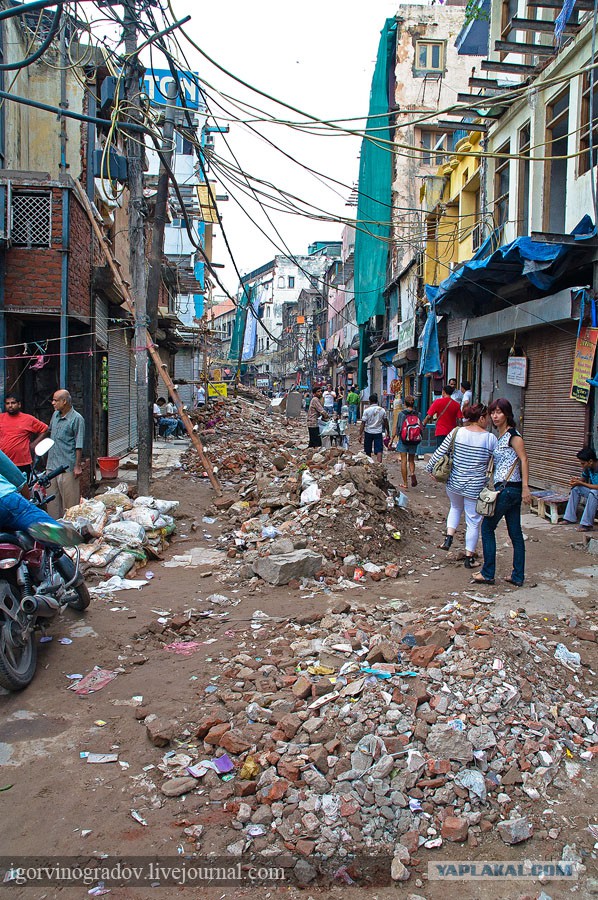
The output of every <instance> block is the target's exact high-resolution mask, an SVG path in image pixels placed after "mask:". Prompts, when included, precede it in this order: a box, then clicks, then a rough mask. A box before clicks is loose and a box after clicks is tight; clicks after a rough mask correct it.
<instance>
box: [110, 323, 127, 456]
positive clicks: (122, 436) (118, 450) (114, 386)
mask: <svg viewBox="0 0 598 900" xmlns="http://www.w3.org/2000/svg"><path fill="white" fill-rule="evenodd" d="M130 360H131V352H130V349H129V347H128V346H127V344H126V342H125V332H124V330H123V329H122V328H116V329H113V330H112V331H110V341H109V352H108V455H109V456H122V454H123V453H126V452H127V450H129V448H130V446H131V443H130V439H129V418H130V410H129V396H130V390H131V389H130V384H129V380H130V375H129V372H130V365H131V363H130Z"/></svg>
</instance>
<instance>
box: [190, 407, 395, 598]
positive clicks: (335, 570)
mask: <svg viewBox="0 0 598 900" xmlns="http://www.w3.org/2000/svg"><path fill="white" fill-rule="evenodd" d="M198 416H199V418H200V424H201V427H202V440H203V441H204V443H205V446H206V448H207V452H208V455H209V456H210V458H211V460H212V462H213V464H214V466H215V468H216V469H217V470H218V477H219V478H220V480H221V482H222V485H223V488H224V490H225V495H224V496H223V497H220V498H216V499H215V500H214V502H213V506H212V507H210V508H209V509H208V510H207V515H208V516H215V517H218V521H219V523H220V524H221V525H222V528H223V533H222V535H221V536H220V538H219V539H218V544H219V547H222V548H223V549H225V550H226V552H227V558H228V569H229V571H230V573H231V576H235V577H237V578H240V579H241V580H251V579H252V578H253V577H255V576H256V575H257V576H258V577H260V578H262V579H264V580H266V581H267V582H269V583H271V584H289V583H290V585H291V587H299V586H300V584H301V580H302V579H305V578H307V579H311V578H313V577H314V576H315V577H316V578H317V579H318V580H319V581H321V582H322V583H324V584H325V585H327V586H332V587H334V588H335V589H336V590H338V589H341V590H343V589H348V588H350V587H354V586H355V584H356V583H367V582H371V581H380V580H381V579H382V578H397V577H398V576H399V575H400V572H401V565H400V563H399V559H398V558H399V550H400V551H401V554H405V553H406V552H407V548H408V544H409V539H408V532H409V528H406V527H405V526H406V525H408V523H410V521H411V519H412V516H411V513H410V512H409V511H408V510H405V509H401V508H399V507H398V506H397V503H396V500H397V497H398V493H399V492H398V491H397V489H396V487H395V486H394V485H392V484H391V483H390V482H389V480H388V477H387V472H386V468H385V467H384V466H382V465H379V464H377V463H373V462H372V461H371V460H370V459H369V458H368V457H367V456H365V454H364V453H362V452H358V453H355V454H352V453H349V452H348V451H342V450H340V449H338V448H329V449H327V450H321V451H318V452H316V453H313V452H312V451H308V450H307V448H306V443H307V432H306V428H305V426H304V425H299V424H297V423H294V422H289V423H285V422H284V421H283V420H281V417H280V415H277V414H272V413H269V411H268V410H267V408H266V407H265V405H261V404H260V403H259V402H249V401H248V400H247V399H242V398H237V399H236V400H234V399H233V400H230V401H228V402H227V403H226V404H224V403H220V404H218V405H217V407H216V408H215V409H213V410H212V411H211V412H210V414H209V416H210V418H208V413H207V412H205V411H202V412H201V413H200V414H198ZM208 426H210V427H208ZM183 467H184V468H186V470H187V471H188V473H189V474H191V475H195V476H199V477H202V476H203V473H202V471H201V466H200V464H199V461H198V459H197V457H196V455H195V454H194V453H193V451H190V452H189V453H187V454H186V455H185V457H184V458H183ZM332 526H333V527H332ZM308 548H310V550H313V551H315V552H316V553H318V554H320V555H321V562H320V565H319V566H315V559H314V556H313V555H312V554H311V553H310V551H309V550H308ZM289 555H291V556H292V558H293V567H291V556H289ZM293 555H294V556H293ZM287 556H289V559H288V560H285V559H283V557H287ZM275 557H276V559H274V558H275ZM264 559H268V562H264ZM356 570H357V572H356ZM291 573H292V574H291Z"/></svg>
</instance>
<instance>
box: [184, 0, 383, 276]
mask: <svg viewBox="0 0 598 900" xmlns="http://www.w3.org/2000/svg"><path fill="white" fill-rule="evenodd" d="M397 6H398V4H397V3H396V2H394V0H368V2H365V3H363V2H357V0H344V2H343V0H303V2H302V3H297V4H288V3H284V2H280V0H255V2H254V3H248V2H247V0H219V2H218V0H217V2H212V3H209V4H205V5H204V4H202V5H201V7H200V9H198V4H197V0H173V11H174V14H175V15H176V16H177V18H179V17H182V16H184V15H185V14H187V13H189V14H191V16H192V20H191V22H189V23H188V24H187V25H186V26H185V29H186V30H187V31H188V33H189V34H190V35H191V36H192V37H193V39H194V40H195V41H196V42H197V43H198V44H199V45H200V46H201V47H202V49H204V50H205V51H206V52H207V53H208V54H209V55H210V56H211V57H213V58H214V59H215V60H217V61H218V63H220V64H221V65H222V66H224V67H225V68H226V69H228V70H230V71H231V72H233V73H234V74H235V75H237V76H239V77H240V78H242V79H244V80H245V81H247V82H250V83H251V84H253V85H255V86H257V87H259V88H261V89H262V90H264V91H266V92H267V93H269V94H272V95H274V96H276V97H277V98H280V99H282V100H284V101H285V102H287V103H290V104H292V105H293V106H296V107H298V108H299V109H302V110H304V111H306V112H308V113H310V114H312V115H314V116H317V117H320V118H323V119H330V118H341V117H343V116H363V115H365V114H366V113H367V108H368V102H369V91H370V84H371V79H372V75H373V70H374V63H375V59H376V53H377V49H378V42H379V38H380V32H381V30H382V28H383V26H384V21H385V19H386V18H388V17H391V16H393V15H394V14H395V12H396V9H397ZM181 42H182V44H183V47H184V48H185V50H186V52H187V54H188V59H189V62H190V63H191V68H192V69H193V70H194V71H197V72H199V73H200V76H201V77H202V78H205V79H206V80H207V81H208V82H210V83H211V84H213V85H214V86H215V87H217V88H218V89H219V90H222V91H225V92H226V93H228V94H231V95H233V96H234V97H236V98H243V99H248V100H249V101H250V102H252V103H253V104H254V105H255V106H259V107H261V108H262V109H268V111H269V112H270V114H274V115H276V116H277V117H278V118H291V119H294V120H296V119H297V118H298V117H297V116H296V115H295V114H294V113H292V112H290V111H285V110H284V109H283V108H282V107H280V106H274V105H273V104H271V103H269V102H268V101H266V100H264V99H263V98H260V97H259V96H258V95H257V94H254V93H252V92H248V91H247V90H246V89H244V88H243V87H242V86H241V85H239V84H238V83H236V82H234V81H233V80H231V79H230V78H227V77H226V76H225V75H224V74H223V73H221V72H219V71H218V70H217V69H215V68H214V66H212V65H211V64H210V63H209V62H208V61H207V60H205V59H202V58H201V56H200V55H199V54H198V53H197V52H196V51H194V50H193V49H192V48H191V47H190V46H189V45H188V44H187V42H185V41H184V39H182V40H181ZM223 103H225V104H226V105H227V106H229V108H230V104H229V103H228V101H223ZM212 111H213V112H217V110H216V109H212ZM223 115H224V114H223ZM240 115H242V114H240ZM361 124H362V123H355V125H356V126H357V127H359V126H360V125H361ZM256 127H258V128H261V129H262V132H263V134H264V135H265V136H267V137H268V138H269V139H270V140H271V141H273V142H274V143H275V144H276V145H277V146H278V147H280V148H282V149H284V150H285V151H286V152H287V153H289V154H291V155H292V156H294V157H296V158H297V159H299V160H300V161H301V162H303V163H306V164H307V165H310V166H311V167H312V168H314V169H316V170H318V171H320V172H322V173H324V174H326V175H330V176H333V177H334V178H336V179H338V181H340V182H342V183H343V184H344V185H346V187H343V186H338V185H332V186H329V185H328V184H327V183H325V182H323V180H321V179H318V178H316V177H315V176H313V175H310V174H307V173H305V172H304V171H303V170H301V169H300V168H299V167H298V166H296V165H294V164H292V163H291V162H289V161H288V160H285V159H284V157H283V156H282V154H281V153H280V152H278V151H277V150H275V149H273V148H271V147H269V146H267V144H266V143H265V142H264V141H263V140H261V139H260V138H258V137H257V136H255V135H254V134H251V132H250V131H249V130H248V129H247V128H246V127H245V126H243V125H239V124H235V123H231V130H230V134H229V135H228V136H227V140H228V141H229V143H230V146H231V147H232V149H233V150H234V153H235V155H236V156H237V158H238V160H239V163H240V164H241V167H242V168H243V169H244V170H245V171H246V172H249V173H251V174H253V175H256V176H258V177H260V178H263V179H266V180H269V181H271V182H273V183H274V184H276V186H277V187H281V188H283V189H284V190H287V191H289V192H291V193H293V194H295V195H297V196H299V197H301V198H303V199H304V200H308V201H309V202H311V203H313V204H314V205H316V206H318V207H321V208H322V209H325V210H327V211H329V212H331V213H333V214H336V215H342V216H351V215H354V213H355V210H354V208H350V207H347V206H345V203H346V200H347V199H348V197H349V195H350V192H351V186H352V184H353V183H354V182H355V181H356V180H357V175H358V153H359V146H360V141H359V139H358V138H356V137H353V136H329V135H328V134H326V135H318V136H306V135H304V134H301V133H299V132H297V131H295V130H293V129H290V128H288V127H287V126H283V125H274V124H266V125H261V126H256ZM349 127H350V126H349ZM215 140H216V143H215V149H216V152H217V153H218V154H221V155H222V156H228V153H227V149H226V146H225V143H224V140H223V138H222V137H220V136H216V139H215ZM214 174H216V173H212V176H213V175H214ZM217 190H218V193H225V192H226V193H229V194H231V195H234V196H236V197H237V198H238V199H239V201H240V202H241V203H242V204H243V206H244V207H245V208H246V209H247V211H248V212H249V214H250V217H251V218H248V217H247V216H246V215H245V214H244V213H243V212H242V211H241V209H240V208H239V206H238V205H237V203H236V202H235V201H234V200H233V199H232V196H231V199H230V200H229V201H228V202H226V203H221V204H219V209H220V213H221V215H222V218H223V225H224V228H225V230H226V233H227V237H228V240H229V242H230V244H231V248H232V251H233V255H234V256H235V259H236V262H237V265H238V267H239V269H240V271H241V272H242V273H244V272H247V271H250V270H251V269H254V268H257V267H258V266H261V265H262V264H263V263H266V262H268V260H270V259H271V258H272V257H273V256H274V255H275V254H276V253H278V252H286V251H285V250H284V248H283V245H282V241H284V242H285V243H286V244H287V245H288V247H289V248H290V250H291V252H292V253H293V254H305V253H307V246H308V244H310V243H312V242H313V241H317V240H340V237H341V231H342V225H340V224H337V223H326V222H319V221H314V220H310V219H308V218H304V217H302V216H298V215H288V214H282V213H278V214H276V213H272V212H271V211H269V212H270V213H271V215H272V216H273V219H274V222H275V225H276V227H277V228H278V230H279V231H280V233H281V236H282V240H281V238H279V237H277V236H276V235H275V233H274V230H273V228H272V226H271V225H270V224H269V223H268V221H267V219H266V218H265V217H264V215H263V213H261V212H260V210H259V208H258V206H257V204H256V203H255V202H254V201H252V200H250V199H249V198H247V197H246V196H244V195H243V194H242V193H241V192H240V190H239V188H238V187H235V186H232V187H231V188H228V189H226V190H225V189H224V188H222V187H220V186H219V187H218V189H217ZM258 225H259V226H261V227H263V229H264V230H265V231H266V232H267V234H268V235H270V236H272V237H273V239H274V240H275V241H276V242H277V243H278V244H279V245H280V247H281V249H280V250H279V249H278V248H275V247H274V246H273V245H272V243H271V242H270V241H269V240H268V239H267V238H266V237H264V236H263V235H262V234H261V233H260V231H259V229H258V227H257V226H258ZM213 261H214V262H216V263H226V269H224V270H221V278H222V280H223V282H224V283H225V285H226V286H227V288H228V289H229V290H231V291H235V290H236V287H237V284H238V281H237V277H236V275H235V273H234V270H233V267H232V265H231V264H230V262H229V260H228V257H227V253H226V248H225V245H224V241H223V239H222V237H221V235H218V236H217V237H216V239H215V241H214V252H213ZM217 293H218V291H217Z"/></svg>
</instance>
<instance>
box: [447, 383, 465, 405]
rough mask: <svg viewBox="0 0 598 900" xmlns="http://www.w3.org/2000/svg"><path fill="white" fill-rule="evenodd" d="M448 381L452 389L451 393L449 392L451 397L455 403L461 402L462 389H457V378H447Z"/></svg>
mask: <svg viewBox="0 0 598 900" xmlns="http://www.w3.org/2000/svg"><path fill="white" fill-rule="evenodd" d="M448 383H449V386H450V387H452V389H453V393H452V394H451V397H452V399H453V400H456V401H457V403H461V401H462V400H463V391H461V390H459V388H458V387H457V379H456V378H449V380H448Z"/></svg>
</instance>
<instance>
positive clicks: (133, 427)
mask: <svg viewBox="0 0 598 900" xmlns="http://www.w3.org/2000/svg"><path fill="white" fill-rule="evenodd" d="M136 373H137V367H136V365H135V354H134V353H132V352H129V447H136V446H137V439H138V436H139V429H138V428H137V375H136Z"/></svg>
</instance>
